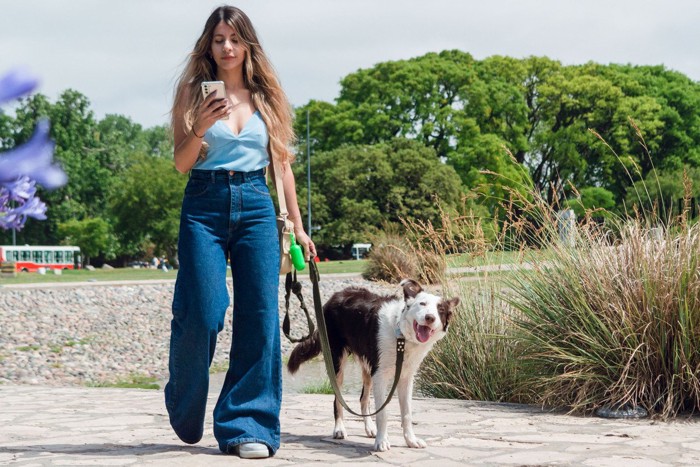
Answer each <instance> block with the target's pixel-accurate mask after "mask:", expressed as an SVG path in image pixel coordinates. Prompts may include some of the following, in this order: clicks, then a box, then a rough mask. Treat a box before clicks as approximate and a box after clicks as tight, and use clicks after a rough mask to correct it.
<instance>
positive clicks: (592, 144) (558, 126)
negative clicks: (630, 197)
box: [297, 50, 700, 212]
mask: <svg viewBox="0 0 700 467" xmlns="http://www.w3.org/2000/svg"><path fill="white" fill-rule="evenodd" d="M307 109H308V110H309V113H310V121H311V122H310V136H311V141H310V142H311V147H312V149H313V150H314V151H324V152H325V151H331V150H335V149H337V148H340V147H341V146H342V145H343V144H353V145H358V144H365V145H374V144H379V143H382V142H386V141H390V140H392V139H393V138H396V137H402V138H407V139H412V140H416V141H419V142H421V143H422V144H424V145H426V146H428V147H432V148H433V149H434V150H435V154H436V156H438V157H439V158H444V159H446V160H447V161H448V162H449V163H450V164H452V165H453V166H454V167H455V169H456V170H457V172H458V173H459V175H460V177H461V179H462V181H463V183H464V184H465V186H466V188H468V189H476V190H477V191H478V192H479V193H480V194H482V195H483V196H484V198H483V200H484V201H483V203H484V204H485V205H486V206H487V207H489V209H490V210H491V211H492V212H493V211H494V210H495V208H496V206H497V201H498V200H500V199H502V197H503V195H504V192H507V191H509V190H512V189H516V190H519V191H521V192H522V193H528V190H529V188H530V187H532V186H534V187H535V188H536V189H537V191H538V192H540V193H543V194H544V195H545V196H546V199H547V201H548V202H550V203H552V202H555V201H558V200H562V199H565V198H569V197H571V196H572V195H573V194H574V190H573V188H572V186H582V187H588V186H590V187H600V188H603V189H605V190H607V191H608V192H610V193H612V194H613V195H614V200H615V203H616V204H617V205H620V204H621V203H622V201H623V200H624V199H625V198H626V196H627V192H628V190H629V189H630V187H631V185H632V183H634V182H635V181H638V180H640V179H643V178H645V177H646V176H647V174H648V173H649V171H650V170H651V169H652V167H657V168H659V169H663V170H677V169H679V168H681V167H682V166H683V165H688V166H691V167H700V85H699V84H698V83H695V82H693V81H692V80H690V79H688V78H687V77H686V76H683V75H682V74H680V73H676V72H673V71H669V70H666V69H665V68H664V67H662V66H652V67H650V66H631V65H624V66H622V65H598V64H595V63H588V64H585V65H577V66H563V65H562V64H561V63H559V62H557V61H554V60H550V59H548V58H545V57H529V58H526V59H513V58H510V57H500V56H494V57H489V58H487V59H485V60H482V61H478V60H474V58H473V57H472V56H471V55H469V54H467V53H464V52H460V51H455V50H452V51H444V52H441V53H428V54H426V55H423V56H421V57H416V58H413V59H409V60H400V61H394V62H385V63H379V64H377V65H375V66H374V67H372V68H370V69H364V70H359V71H357V72H355V73H352V74H350V75H348V76H346V77H345V78H344V79H343V80H342V81H341V91H340V96H339V97H338V99H337V101H336V104H329V103H323V102H317V101H313V102H311V103H309V104H308V105H307V106H305V107H302V108H300V109H298V110H297V116H298V117H299V118H298V119H297V131H298V133H299V134H300V135H301V137H302V145H303V147H305V145H306V141H305V135H306V110H307ZM630 118H632V119H633V120H634V122H635V124H634V125H630V124H629V119H630ZM588 129H593V130H595V131H596V132H597V134H599V135H600V136H601V137H602V139H604V140H605V141H607V144H609V145H610V147H611V148H612V149H613V151H610V150H609V148H608V147H606V144H604V143H603V142H602V141H601V140H600V139H598V138H597V137H596V136H595V134H593V133H591V132H589V131H588ZM638 133H643V134H644V135H645V138H646V139H647V142H646V145H641V144H638V143H637V142H636V141H637V138H636V136H637V134H638ZM504 148H505V149H504ZM508 151H509V152H510V153H512V154H513V160H510V158H509V157H508V156H507V152H508ZM519 166H520V167H525V168H526V169H527V170H526V171H524V170H521V168H520V167H519ZM484 171H486V172H490V173H494V174H496V176H489V177H486V176H485V175H484Z"/></svg>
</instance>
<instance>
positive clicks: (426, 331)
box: [413, 321, 433, 342]
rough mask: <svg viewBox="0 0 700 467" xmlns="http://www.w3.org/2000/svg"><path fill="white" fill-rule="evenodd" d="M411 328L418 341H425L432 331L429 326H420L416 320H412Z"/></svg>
mask: <svg viewBox="0 0 700 467" xmlns="http://www.w3.org/2000/svg"><path fill="white" fill-rule="evenodd" d="M413 329H414V330H415V331H416V339H418V341H419V342H427V341H428V339H430V335H431V334H432V331H433V330H432V329H430V326H421V325H420V324H418V323H417V322H416V321H414V322H413Z"/></svg>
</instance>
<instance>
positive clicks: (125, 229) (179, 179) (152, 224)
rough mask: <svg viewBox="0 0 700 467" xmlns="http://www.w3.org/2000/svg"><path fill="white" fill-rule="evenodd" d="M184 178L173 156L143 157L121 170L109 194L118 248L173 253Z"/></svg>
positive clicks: (133, 253) (137, 252) (128, 251)
mask: <svg viewBox="0 0 700 467" xmlns="http://www.w3.org/2000/svg"><path fill="white" fill-rule="evenodd" d="M186 184H187V178H186V177H184V176H182V174H180V173H178V172H177V170H175V166H174V164H173V162H172V160H169V159H165V158H160V157H142V158H140V160H139V161H138V162H136V163H135V164H133V165H132V166H131V167H129V168H128V169H127V170H126V171H125V172H124V173H123V174H122V180H121V183H120V185H119V189H114V190H113V191H112V194H111V196H110V203H109V205H110V212H111V215H112V216H113V218H114V220H115V224H114V227H115V231H116V232H117V237H118V239H119V242H120V245H121V248H122V250H123V251H124V252H126V253H128V254H130V255H136V256H138V255H143V254H145V252H146V250H148V249H153V250H154V251H155V253H156V254H166V255H167V256H169V257H171V258H172V257H174V256H175V255H176V252H177V235H178V229H179V225H180V206H181V202H182V193H183V192H184V189H185V185H186Z"/></svg>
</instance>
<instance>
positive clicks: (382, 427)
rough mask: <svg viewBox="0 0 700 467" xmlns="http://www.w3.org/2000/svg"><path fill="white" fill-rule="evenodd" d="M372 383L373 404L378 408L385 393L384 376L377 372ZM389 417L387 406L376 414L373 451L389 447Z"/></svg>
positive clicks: (386, 449)
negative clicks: (375, 433)
mask: <svg viewBox="0 0 700 467" xmlns="http://www.w3.org/2000/svg"><path fill="white" fill-rule="evenodd" d="M372 385H373V386H374V406H375V407H377V408H379V407H381V406H382V404H383V403H384V399H385V398H386V393H387V382H386V378H385V377H384V375H383V374H381V373H380V372H377V373H376V374H375V375H374V377H373V378H372ZM388 420H389V417H388V415H387V408H386V407H385V408H384V410H382V411H381V412H379V413H378V414H377V437H376V438H375V440H374V450H375V451H380V452H381V451H388V450H389V449H391V444H390V443H389V436H388V434H387V422H388Z"/></svg>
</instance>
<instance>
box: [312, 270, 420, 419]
mask: <svg viewBox="0 0 700 467" xmlns="http://www.w3.org/2000/svg"><path fill="white" fill-rule="evenodd" d="M309 276H310V277H311V283H312V284H313V296H314V310H315V312H316V322H317V323H318V335H319V338H320V339H321V350H322V351H323V361H324V363H325V364H326V373H328V379H329V380H330V383H331V387H332V388H333V392H334V393H335V397H336V398H337V399H338V401H340V404H341V405H342V406H343V407H345V410H347V411H348V412H350V413H351V414H353V415H357V416H358V417H371V416H373V415H376V414H378V413H379V412H381V411H382V410H384V407H386V406H387V404H388V403H389V401H391V398H392V397H394V392H395V391H396V387H397V386H398V384H399V378H400V377H401V367H402V366H403V354H404V350H405V349H406V339H405V338H404V337H403V336H399V337H397V338H396V371H395V372H394V384H393V385H392V386H391V390H390V391H389V395H388V396H387V398H386V400H385V401H384V403H383V404H382V406H381V407H379V408H378V409H377V410H376V411H375V412H374V413H370V414H367V415H363V414H359V413H357V412H355V411H354V410H352V409H351V408H350V407H348V404H347V402H345V399H343V394H342V393H341V391H340V388H339V387H338V381H337V377H336V374H335V368H333V356H332V354H331V348H330V345H329V344H328V329H327V328H326V318H325V316H324V315H323V306H322V305H321V292H320V291H319V289H318V282H319V280H320V274H319V273H318V268H317V267H316V263H314V261H313V259H312V260H311V261H309ZM307 316H308V315H307Z"/></svg>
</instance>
